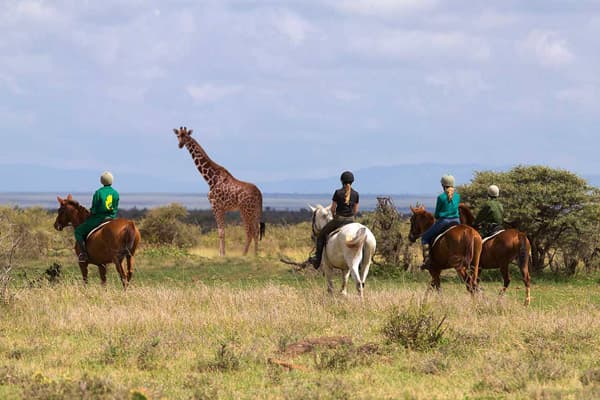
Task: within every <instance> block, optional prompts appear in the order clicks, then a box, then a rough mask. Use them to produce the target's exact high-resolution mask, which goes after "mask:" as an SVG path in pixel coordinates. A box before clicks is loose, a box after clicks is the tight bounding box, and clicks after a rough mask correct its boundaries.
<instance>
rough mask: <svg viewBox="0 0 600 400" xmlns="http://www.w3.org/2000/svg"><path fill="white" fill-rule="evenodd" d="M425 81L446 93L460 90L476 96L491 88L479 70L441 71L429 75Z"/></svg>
mask: <svg viewBox="0 0 600 400" xmlns="http://www.w3.org/2000/svg"><path fill="white" fill-rule="evenodd" d="M425 83H427V84H428V85H430V86H433V87H436V88H439V89H441V90H442V91H443V92H444V93H451V92H459V93H460V94H463V95H467V96H476V95H478V94H479V93H481V92H484V91H487V90H489V89H490V88H491V86H490V85H489V84H488V83H487V82H486V81H485V79H484V78H483V77H482V76H481V73H480V72H479V71H462V70H461V71H440V72H436V73H434V74H430V75H427V76H426V77H425Z"/></svg>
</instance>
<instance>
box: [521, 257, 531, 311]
mask: <svg viewBox="0 0 600 400" xmlns="http://www.w3.org/2000/svg"><path fill="white" fill-rule="evenodd" d="M527 264H528V263H527V262H525V263H524V264H523V265H519V267H520V269H521V274H522V275H523V283H524V284H525V303H524V304H525V305H526V306H528V305H529V303H531V277H530V276H529V266H528V265H527Z"/></svg>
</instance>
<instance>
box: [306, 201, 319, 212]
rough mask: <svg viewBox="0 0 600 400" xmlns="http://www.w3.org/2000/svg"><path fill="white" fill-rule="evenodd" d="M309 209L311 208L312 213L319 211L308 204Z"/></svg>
mask: <svg viewBox="0 0 600 400" xmlns="http://www.w3.org/2000/svg"><path fill="white" fill-rule="evenodd" d="M307 204H308V203H307ZM308 208H310V211H312V212H315V211H317V209H316V208H315V207H313V206H311V205H310V204H308Z"/></svg>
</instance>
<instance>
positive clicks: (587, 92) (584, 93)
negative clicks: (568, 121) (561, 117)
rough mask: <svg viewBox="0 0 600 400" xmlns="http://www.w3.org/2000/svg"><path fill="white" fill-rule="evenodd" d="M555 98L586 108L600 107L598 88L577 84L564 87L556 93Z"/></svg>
mask: <svg viewBox="0 0 600 400" xmlns="http://www.w3.org/2000/svg"><path fill="white" fill-rule="evenodd" d="M556 99H558V100H560V101H562V102H565V103H568V104H571V105H574V106H576V107H579V108H582V109H586V110H599V109H600V88H598V87H597V86H591V85H588V86H579V87H572V88H568V89H564V90H561V91H559V92H558V93H557V94H556Z"/></svg>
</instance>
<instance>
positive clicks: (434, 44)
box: [351, 30, 491, 61]
mask: <svg viewBox="0 0 600 400" xmlns="http://www.w3.org/2000/svg"><path fill="white" fill-rule="evenodd" d="M351 45H352V47H353V48H354V49H355V50H357V51H359V52H361V53H363V54H367V55H375V56H386V57H393V58H406V59H423V58H431V57H434V58H435V57H440V56H449V57H451V58H456V59H459V60H462V59H463V58H466V59H468V60H474V61H485V60H487V59H489V58H490V55H491V50H490V48H489V46H488V44H487V43H486V42H485V41H484V40H483V39H480V38H478V37H474V36H470V35H467V34H464V33H462V32H432V31H423V30H411V31H401V30H388V31H380V32H378V33H375V34H370V35H364V36H359V37H357V38H355V39H354V41H353V43H352V44H351Z"/></svg>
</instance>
